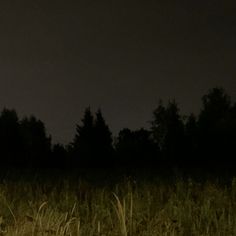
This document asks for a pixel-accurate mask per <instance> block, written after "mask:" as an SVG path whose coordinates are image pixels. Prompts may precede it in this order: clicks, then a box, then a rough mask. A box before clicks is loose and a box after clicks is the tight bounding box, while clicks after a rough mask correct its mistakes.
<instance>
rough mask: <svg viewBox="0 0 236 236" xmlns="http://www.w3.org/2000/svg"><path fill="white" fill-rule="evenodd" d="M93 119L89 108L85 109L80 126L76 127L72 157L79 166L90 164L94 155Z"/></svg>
mask: <svg viewBox="0 0 236 236" xmlns="http://www.w3.org/2000/svg"><path fill="white" fill-rule="evenodd" d="M94 134H95V133H94V117H93V115H92V113H91V110H90V107H88V108H86V109H85V112H84V117H83V119H82V125H78V124H77V125H76V134H75V138H74V140H73V143H72V148H71V150H72V155H73V157H74V159H75V161H76V162H79V164H80V165H89V164H92V160H93V159H92V158H93V155H94V142H95V137H94Z"/></svg>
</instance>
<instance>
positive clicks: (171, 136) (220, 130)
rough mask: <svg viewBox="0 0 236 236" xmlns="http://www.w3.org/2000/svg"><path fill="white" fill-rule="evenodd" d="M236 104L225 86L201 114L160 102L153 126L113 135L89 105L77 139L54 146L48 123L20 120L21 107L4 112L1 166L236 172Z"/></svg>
mask: <svg viewBox="0 0 236 236" xmlns="http://www.w3.org/2000/svg"><path fill="white" fill-rule="evenodd" d="M235 144H236V103H235V102H232V101H231V98H230V96H229V95H228V94H227V93H226V92H225V90H224V89H223V88H218V87H217V88H213V89H210V90H209V91H208V93H207V94H206V95H204V96H203V97H202V106H201V110H200V112H199V115H194V114H193V113H191V114H190V115H188V116H183V115H181V114H180V111H179V107H178V104H177V103H176V101H175V100H170V101H169V102H168V103H167V104H166V105H165V104H164V103H163V101H161V100H160V101H159V104H157V107H156V108H155V109H154V111H153V113H152V117H151V121H150V122H149V129H144V128H141V129H138V130H130V129H129V128H127V127H126V128H123V129H122V130H121V131H120V132H119V134H118V136H117V137H113V135H112V132H111V131H110V129H109V127H108V125H107V123H106V121H105V119H104V117H103V114H102V111H101V110H100V109H99V110H98V111H97V112H96V113H95V115H93V113H92V111H91V109H90V108H89V107H88V108H86V109H85V112H84V116H83V118H82V119H81V121H78V124H77V125H76V129H75V135H74V139H73V140H72V142H71V143H69V144H68V145H62V144H59V143H58V144H52V141H51V136H49V135H48V134H47V132H46V129H45V125H44V123H43V122H42V121H41V120H39V119H37V118H36V117H34V116H30V117H24V118H23V119H19V117H18V115H17V112H16V111H15V110H9V109H7V108H4V109H3V110H2V112H1V115H0V165H1V167H3V168H5V167H8V166H9V167H17V168H18V167H19V168H60V169H80V168H103V169H104V168H109V169H113V168H126V169H132V168H133V169H135V168H148V169H149V168H150V169H155V168H156V169H158V168H159V169H160V168H170V167H171V168H179V169H183V170H185V169H189V170H190V169H194V168H200V169H206V170H208V169H213V168H218V169H219V168H226V169H227V170H232V171H234V169H235V171H236V166H235V160H236V156H235V154H236V152H235V147H236V145H235Z"/></svg>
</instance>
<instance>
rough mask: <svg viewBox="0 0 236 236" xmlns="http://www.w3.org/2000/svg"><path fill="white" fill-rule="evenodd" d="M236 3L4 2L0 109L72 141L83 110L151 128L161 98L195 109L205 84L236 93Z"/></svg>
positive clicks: (113, 123)
mask: <svg viewBox="0 0 236 236" xmlns="http://www.w3.org/2000/svg"><path fill="white" fill-rule="evenodd" d="M235 6H236V5H235V3H234V1H213V0H210V1H207V0H204V1H203V0H198V1H193V0H192V1H191V0H188V1H187V0H186V1H168V0H159V1H158V0H155V1H152V0H143V1H128V0H126V1H120V0H119V1H112V0H109V1H108V0H107V1H104V0H86V1H69V0H65V1H59V0H57V1H54V0H27V1H26V0H15V1H13V0H1V1H0V109H2V108H3V107H7V108H15V109H16V110H17V111H18V113H19V115H20V117H22V116H23V115H30V114H34V115H35V116H36V117H37V118H39V119H41V120H42V121H44V122H45V125H46V128H47V130H48V132H49V133H50V134H52V137H53V142H57V141H59V142H62V143H68V142H70V141H72V138H73V136H74V133H75V124H76V123H78V122H79V121H80V120H81V118H82V115H83V112H84V109H85V108H86V107H87V106H89V105H90V106H91V109H92V110H93V111H96V110H97V108H99V107H100V108H101V109H102V111H103V114H104V117H105V119H106V121H107V123H108V124H109V126H110V128H111V130H112V131H113V132H114V133H117V131H118V130H120V129H121V128H123V127H129V128H131V129H135V128H140V127H148V124H147V121H148V120H150V119H151V115H152V111H153V109H155V107H156V106H157V104H158V100H159V99H160V98H163V100H164V101H167V100H168V99H171V98H176V100H177V102H178V103H179V104H180V108H181V112H182V113H183V114H188V113H189V112H191V111H193V112H196V113H197V112H198V111H199V108H200V104H201V97H202V95H203V94H205V93H206V92H207V91H208V89H209V88H212V87H215V86H223V87H224V88H225V89H226V91H227V92H228V93H229V94H230V95H231V97H232V98H233V100H236V83H235V82H236V60H235V59H236V58H235V57H236V14H235V12H236V8H235Z"/></svg>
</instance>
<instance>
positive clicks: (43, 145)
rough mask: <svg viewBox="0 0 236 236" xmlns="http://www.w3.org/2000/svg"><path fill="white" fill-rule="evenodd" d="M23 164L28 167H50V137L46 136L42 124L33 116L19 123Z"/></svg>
mask: <svg viewBox="0 0 236 236" xmlns="http://www.w3.org/2000/svg"><path fill="white" fill-rule="evenodd" d="M20 130H21V137H22V145H23V150H24V156H25V162H26V163H25V164H26V165H29V166H37V167H40V166H41V167H43V166H51V165H52V163H50V158H49V156H50V152H51V137H48V136H47V134H46V130H45V126H44V123H43V122H42V121H41V120H37V119H36V118H35V117H34V116H31V117H30V118H27V117H25V118H23V119H22V121H21V122H20Z"/></svg>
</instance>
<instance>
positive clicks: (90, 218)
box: [0, 177, 236, 236]
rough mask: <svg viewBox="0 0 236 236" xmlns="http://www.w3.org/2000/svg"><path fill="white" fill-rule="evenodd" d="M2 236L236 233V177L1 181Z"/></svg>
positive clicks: (125, 235) (0, 214)
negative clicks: (223, 182)
mask: <svg viewBox="0 0 236 236" xmlns="http://www.w3.org/2000/svg"><path fill="white" fill-rule="evenodd" d="M0 235H20V236H28V235H40V236H42V235H45V236H46V235H48V236H49V235H61V236H62V235H68V236H69V235H72V236H73V235H81V236H102V235H104V236H105V235H112V236H115V235H117V236H118V235H119V236H129V235H130V236H131V235H132V236H139V235H142V236H150V235H170V236H171V235H186V236H191V235H214V236H217V235H227V236H229V235H236V180H232V182H231V183H230V184H228V185H227V186H226V185H221V184H217V182H214V181H206V182H204V183H197V182H195V181H192V180H190V179H188V180H185V181H183V180H181V179H179V180H176V181H171V182H168V181H163V180H160V179H158V178H157V179H154V180H152V181H144V180H143V181H137V182H136V181H134V180H133V179H131V178H124V179H123V180H121V181H119V182H117V183H115V184H109V185H108V184H107V185H106V184H94V183H91V182H88V181H86V180H82V179H74V180H73V181H71V180H70V179H60V180H59V179H58V180H57V179H56V178H54V180H51V181H44V180H43V179H40V177H34V178H31V179H28V180H26V179H24V180H21V179H8V180H2V181H1V183H0Z"/></svg>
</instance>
